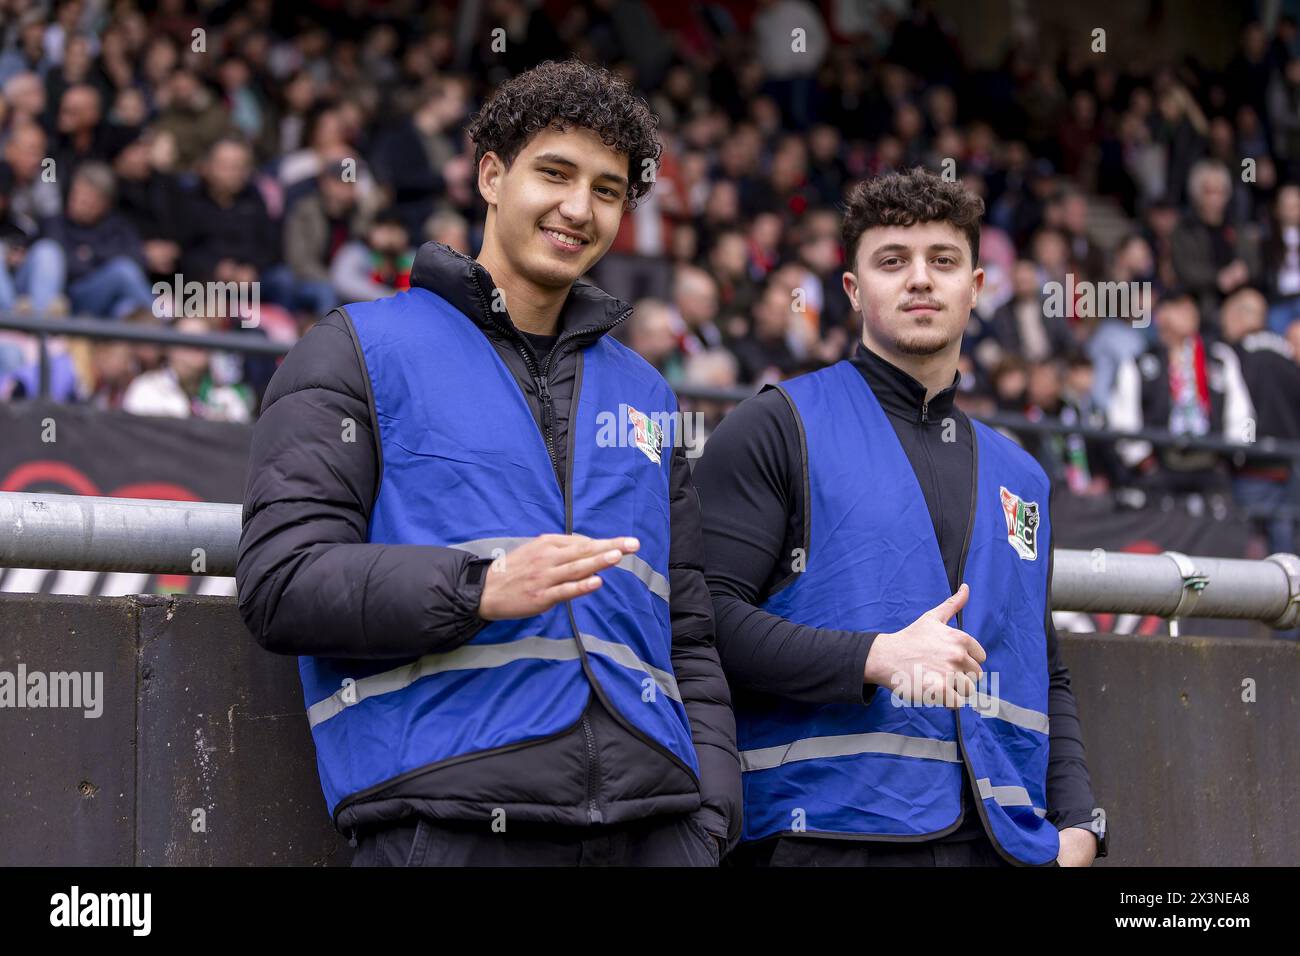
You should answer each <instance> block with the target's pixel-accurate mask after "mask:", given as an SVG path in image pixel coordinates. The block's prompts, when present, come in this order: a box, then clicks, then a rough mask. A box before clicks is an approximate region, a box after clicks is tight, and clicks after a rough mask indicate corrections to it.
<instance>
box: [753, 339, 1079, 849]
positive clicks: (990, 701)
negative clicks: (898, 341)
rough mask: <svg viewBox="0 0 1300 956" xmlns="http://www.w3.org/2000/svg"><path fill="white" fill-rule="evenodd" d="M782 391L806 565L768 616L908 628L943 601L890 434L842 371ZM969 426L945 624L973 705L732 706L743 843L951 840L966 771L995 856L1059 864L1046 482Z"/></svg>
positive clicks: (924, 529) (918, 497)
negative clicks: (799, 459) (962, 507)
mask: <svg viewBox="0 0 1300 956" xmlns="http://www.w3.org/2000/svg"><path fill="white" fill-rule="evenodd" d="M780 387H781V389H782V390H783V391H784V392H785V393H786V396H787V397H788V399H789V400H790V402H791V405H792V406H793V408H794V409H795V413H796V417H797V418H798V420H799V422H800V424H801V428H802V432H803V440H804V442H805V446H806V450H807V476H806V477H807V484H806V490H807V500H808V525H809V527H808V539H807V540H808V551H807V554H806V555H804V556H803V570H802V571H801V572H799V573H796V574H795V575H794V576H793V580H792V582H791V583H790V584H788V585H787V586H785V587H784V588H782V589H781V590H779V591H777V592H776V593H775V594H773V595H771V596H770V597H769V599H768V600H767V601H766V602H764V604H763V607H764V609H765V610H767V611H768V612H770V613H772V614H776V615H779V616H781V617H784V618H787V619H789V620H791V621H795V622H797V623H800V624H806V625H809V626H812V627H831V628H839V629H844V630H857V631H881V632H886V631H897V630H900V629H902V628H903V627H906V626H907V625H908V624H910V623H912V622H913V621H914V620H916V618H917V617H919V616H920V615H921V614H922V613H924V612H925V611H928V610H930V609H931V608H933V607H935V606H936V605H938V604H940V603H941V602H943V601H944V600H945V599H946V598H948V597H949V596H950V590H949V585H948V575H947V573H946V571H945V569H944V564H943V559H942V556H941V554H940V551H939V544H938V541H937V539H936V537H935V532H934V526H933V522H932V521H931V518H930V513H929V509H928V508H927V506H926V502H925V496H924V495H923V493H922V491H921V487H920V485H919V484H918V483H917V480H916V475H915V474H914V472H913V470H912V466H911V464H910V463H909V461H908V458H907V455H906V453H905V452H904V451H903V448H902V446H901V445H900V444H899V441H898V438H897V436H896V434H895V433H894V429H893V426H892V425H891V424H890V423H889V421H888V419H887V418H886V416H885V413H884V411H883V410H882V409H881V407H880V404H879V402H878V401H877V399H876V397H875V395H874V393H873V392H872V391H871V388H870V386H869V385H868V384H867V382H866V381H865V380H864V379H863V377H862V374H861V372H860V371H859V370H858V369H857V368H856V367H855V366H853V365H852V364H851V363H849V362H840V363H838V364H836V365H834V366H832V367H830V368H828V369H823V370H821V371H818V372H813V373H811V374H808V375H803V376H800V377H798V378H795V379H792V380H790V381H788V382H785V383H783V385H782V386H780ZM973 424H974V428H975V439H976V440H975V442H974V446H975V458H976V486H975V489H976V490H975V502H974V514H973V516H972V517H973V526H972V527H971V529H970V531H969V534H970V540H969V543H968V544H967V546H966V550H965V558H964V564H963V573H962V578H961V579H962V580H964V581H966V582H967V583H968V584H969V585H970V597H969V600H968V602H967V604H966V607H965V609H964V611H963V612H962V613H961V615H960V616H959V619H958V622H957V623H956V624H955V625H954V626H958V627H960V628H961V629H962V630H964V631H966V632H967V633H969V634H970V635H971V636H972V637H974V638H975V639H976V640H977V641H979V643H980V644H981V646H983V648H984V650H985V652H986V654H987V655H988V656H987V659H986V660H985V661H984V663H983V665H982V666H983V669H984V675H985V676H984V679H983V680H982V681H981V682H980V686H979V694H978V695H976V697H975V699H974V700H973V701H972V702H971V703H969V704H967V705H964V706H962V707H961V708H959V709H951V708H946V707H943V706H942V703H941V701H935V700H931V701H930V703H929V705H928V706H926V705H924V704H922V705H913V704H908V705H906V706H899V704H901V703H902V702H903V699H902V697H901V695H899V694H897V693H895V689H894V687H879V688H877V689H876V691H875V693H874V695H873V696H872V697H871V698H870V700H869V703H865V704H848V703H837V704H824V705H818V704H807V703H800V702H795V701H789V700H782V699H780V698H775V697H773V698H760V700H765V701H766V702H765V703H755V704H754V705H752V706H745V707H741V708H740V709H738V711H737V715H736V717H737V734H738V739H739V745H740V750H741V769H742V771H743V781H744V792H745V820H744V834H743V839H744V840H750V841H752V840H760V839H763V838H766V837H770V836H773V835H776V834H805V835H817V834H827V835H837V836H843V837H849V838H859V839H870V838H876V839H886V840H888V839H895V840H896V839H900V838H901V839H909V838H923V837H925V836H933V835H939V834H942V833H945V832H950V831H951V830H952V829H954V828H955V827H956V825H957V823H958V820H959V817H960V813H961V787H962V785H963V777H962V767H963V764H964V765H965V767H966V769H967V770H968V771H969V773H970V779H971V780H972V781H974V784H975V787H976V789H977V791H978V799H977V800H973V801H972V802H973V803H975V804H976V806H977V807H978V809H979V813H980V816H981V818H982V819H983V821H984V823H985V829H986V831H987V832H988V833H989V834H990V837H991V839H992V841H993V843H994V845H995V846H996V847H998V848H999V849H1000V850H1001V851H1002V852H1003V853H1004V854H1005V855H1006V856H1008V857H1010V858H1012V859H1013V860H1015V861H1019V862H1021V863H1025V864H1033V865H1045V864H1050V863H1051V862H1052V861H1053V860H1055V858H1056V855H1057V853H1058V852H1059V843H1058V839H1057V834H1056V829H1055V828H1054V827H1053V826H1052V824H1051V823H1049V822H1048V821H1047V820H1046V819H1045V815H1046V812H1047V802H1046V787H1047V760H1048V726H1047V688H1048V674H1047V646H1046V629H1045V622H1046V611H1047V604H1046V602H1047V588H1048V560H1049V555H1050V551H1049V548H1050V547H1051V543H1050V542H1051V529H1050V527H1049V522H1048V513H1047V512H1048V508H1047V504H1048V491H1049V490H1050V486H1049V482H1048V479H1047V476H1046V475H1045V474H1044V473H1043V470H1042V469H1041V468H1040V467H1039V466H1038V464H1037V463H1036V462H1035V461H1034V460H1033V459H1032V458H1031V457H1030V456H1029V455H1028V454H1026V453H1025V452H1024V451H1023V450H1022V449H1020V448H1019V447H1017V446H1016V445H1015V444H1014V443H1012V442H1011V441H1009V440H1007V439H1006V438H1004V437H1003V436H1001V435H999V434H997V433H996V432H994V431H993V430H991V429H989V428H987V427H985V426H983V425H981V424H980V423H978V422H975V423H973ZM909 676H910V675H909Z"/></svg>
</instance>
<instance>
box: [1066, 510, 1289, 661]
mask: <svg viewBox="0 0 1300 956" xmlns="http://www.w3.org/2000/svg"><path fill="white" fill-rule="evenodd" d="M1052 527H1053V529H1054V534H1055V536H1056V547H1057V548H1070V549H1076V550H1079V551H1092V550H1094V549H1096V548H1101V549H1103V550H1106V551H1123V552H1126V553H1128V554H1160V553H1161V552H1163V551H1180V552H1182V553H1183V554H1188V555H1205V556H1206V557H1212V558H1245V557H1255V555H1248V554H1247V548H1248V547H1249V545H1250V523H1249V521H1248V520H1247V519H1246V518H1245V517H1244V516H1242V515H1241V514H1240V513H1239V512H1238V511H1236V510H1235V509H1233V508H1231V507H1228V508H1227V509H1226V510H1221V511H1220V512H1219V513H1217V514H1216V513H1214V512H1213V510H1212V509H1210V508H1209V507H1207V508H1206V509H1205V511H1204V512H1203V513H1201V514H1197V515H1193V514H1192V513H1191V512H1189V511H1188V509H1187V506H1186V504H1185V503H1182V502H1175V501H1174V500H1170V501H1168V502H1165V503H1163V504H1162V503H1156V504H1153V505H1148V506H1147V507H1145V508H1137V509H1134V508H1121V507H1117V506H1116V504H1115V502H1114V500H1113V499H1112V498H1111V497H1110V496H1108V495H1103V496H1099V497H1092V498H1082V497H1076V496H1073V495H1069V494H1066V493H1065V492H1064V491H1060V490H1058V492H1057V494H1056V495H1055V496H1054V497H1053V499H1052ZM1056 625H1057V629H1058V630H1070V631H1105V632H1110V633H1118V634H1166V633H1168V629H1169V623H1168V622H1167V621H1165V620H1164V619H1162V618H1158V617H1154V616H1151V615H1136V614H1069V615H1066V614H1062V613H1058V614H1057V615H1056ZM1180 633H1181V634H1185V635H1189V636H1191V635H1206V636H1215V637H1268V636H1269V635H1271V634H1272V632H1271V631H1270V630H1269V629H1268V628H1267V627H1265V626H1264V625H1263V624H1260V623H1257V622H1254V621H1206V620H1203V619H1202V620H1197V619H1191V620H1187V621H1184V622H1182V623H1181V625H1180Z"/></svg>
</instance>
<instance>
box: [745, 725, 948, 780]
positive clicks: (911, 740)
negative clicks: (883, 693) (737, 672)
mask: <svg viewBox="0 0 1300 956" xmlns="http://www.w3.org/2000/svg"><path fill="white" fill-rule="evenodd" d="M851 754H893V755H895V756H899V757H919V758H921V759H922V760H942V761H944V762H945V763H961V756H960V755H959V754H958V753H957V742H956V741H955V740H934V739H932V738H930V737H906V736H904V735H902V734H889V733H884V732H883V731H877V732H875V733H869V734H839V735H836V736H834V737H805V738H804V739H803V740H795V741H792V742H790V743H788V744H781V745H779V746H776V747H762V748H760V749H758V750H742V751H741V753H740V769H741V770H742V771H744V772H747V773H748V772H749V771H753V770H771V769H772V768H773V767H779V766H781V765H782V764H787V763H793V762H794V761H796V760H816V759H817V758H819V757H847V756H849V755H851Z"/></svg>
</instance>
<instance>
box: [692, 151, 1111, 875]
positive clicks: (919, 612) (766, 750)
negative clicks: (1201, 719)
mask: <svg viewBox="0 0 1300 956" xmlns="http://www.w3.org/2000/svg"><path fill="white" fill-rule="evenodd" d="M982 213H983V203H982V202H981V200H980V199H979V198H978V197H976V196H973V195H972V194H970V193H968V192H967V191H966V190H965V189H964V188H963V187H962V186H960V185H959V184H957V183H949V182H944V181H943V180H941V179H940V178H938V177H937V176H934V175H932V174H930V173H927V172H925V171H924V170H921V169H917V170H913V171H912V172H909V173H905V174H900V175H892V176H886V177H882V178H879V179H875V180H871V181H868V182H865V183H862V184H861V185H859V186H858V187H857V188H856V189H855V191H854V192H853V193H852V194H851V195H850V198H849V203H848V209H847V211H846V213H845V217H844V223H843V234H844V236H843V238H844V250H845V253H846V261H847V262H848V264H849V270H848V271H846V272H845V273H844V274H843V277H842V281H843V285H844V291H845V293H846V294H847V295H848V297H849V301H850V303H851V304H852V306H853V309H854V311H856V312H859V313H861V315H862V342H861V344H860V346H859V347H858V350H857V353H856V354H855V355H854V356H853V358H852V359H851V360H846V361H842V362H839V363H837V364H835V365H833V366H831V367H829V368H826V369H822V370H820V371H816V372H812V373H810V374H807V375H803V376H800V377H798V378H794V379H791V380H789V381H787V382H784V383H782V384H781V385H780V386H779V387H777V388H772V389H769V390H767V391H765V392H763V393H762V394H760V395H758V396H756V397H754V398H752V399H750V400H749V401H747V402H744V403H742V404H741V405H740V406H739V407H738V408H737V409H736V410H735V411H734V412H732V413H731V414H730V415H728V416H727V418H726V419H724V420H723V422H722V424H721V425H720V426H719V427H718V429H717V430H716V431H715V432H714V433H713V435H712V436H711V437H710V438H709V442H708V444H707V445H706V446H705V451H704V455H703V457H702V459H701V460H700V463H699V465H698V466H697V467H696V470H695V481H696V485H697V487H698V488H699V492H700V498H701V504H702V507H703V510H704V534H705V545H706V550H707V552H708V555H709V564H708V569H707V571H708V580H709V586H710V590H711V591H712V594H713V598H714V612H715V616H716V618H717V632H718V651H719V654H720V655H721V657H722V662H723V666H724V668H725V669H726V672H727V677H728V679H729V680H730V682H731V685H732V687H733V688H735V694H736V724H737V734H738V745H739V747H740V751H741V754H740V757H741V769H742V771H743V774H744V789H745V812H744V832H743V834H742V841H743V842H742V843H741V844H740V846H739V848H738V849H737V851H736V853H735V854H733V858H734V859H735V860H736V861H737V862H748V863H751V864H757V865H771V866H801V865H803V866H826V865H831V866H951V865H957V866H965V865H973V866H990V865H1006V864H1019V865H1028V866H1051V865H1056V864H1058V863H1059V865H1061V866H1086V865H1087V864H1089V863H1090V862H1091V861H1092V859H1093V856H1094V854H1096V853H1097V852H1098V851H1099V850H1100V852H1102V853H1104V852H1105V844H1104V842H1103V843H1101V844H1100V846H1099V838H1100V837H1104V833H1105V830H1104V816H1102V815H1100V814H1098V813H1097V812H1095V811H1094V807H1095V806H1096V804H1095V802H1094V800H1093V796H1092V790H1091V786H1090V784H1089V780H1088V771H1087V764H1086V762H1085V756H1084V749H1083V742H1082V738H1081V735H1080V731H1079V720H1078V715H1077V713H1076V710H1075V703H1074V697H1073V695H1072V693H1071V691H1070V678H1069V672H1068V671H1067V670H1066V668H1065V666H1064V665H1063V664H1062V663H1061V662H1060V660H1059V657H1058V655H1057V648H1056V643H1057V642H1056V632H1055V631H1054V630H1053V627H1052V620H1051V613H1050V604H1049V593H1048V591H1049V582H1050V579H1051V547H1052V541H1051V526H1050V520H1049V511H1050V509H1049V496H1050V485H1049V482H1048V479H1047V476H1046V475H1045V474H1044V473H1043V470H1042V469H1041V468H1040V467H1039V466H1038V464H1037V463H1036V462H1035V461H1034V460H1033V458H1032V457H1030V456H1029V455H1028V454H1027V453H1026V452H1024V451H1023V450H1022V449H1021V448H1020V447H1019V446H1017V445H1015V444H1014V443H1012V442H1011V441H1010V440H1008V439H1006V438H1004V437H1003V436H1001V435H999V434H998V433H997V432H995V431H993V430H991V429H989V428H987V427H985V426H984V425H982V424H980V423H978V422H972V421H971V420H970V419H968V418H967V417H966V416H965V415H964V414H962V412H961V411H960V410H959V409H958V408H956V406H955V405H954V401H953V400H954V398H955V395H956V391H957V382H958V378H959V376H958V372H957V361H958V358H959V357H960V355H961V338H962V333H963V331H964V330H965V328H966V323H967V321H968V319H969V318H970V312H971V309H972V308H973V307H974V305H975V300H976V297H977V296H978V295H979V291H980V288H981V287H982V286H983V284H984V271H983V270H982V269H980V268H978V266H977V263H978V262H979V220H980V216H981V214H982ZM954 617H955V618H956V623H955V624H954V625H951V626H950V624H949V622H950V621H952V620H953V618H954ZM1058 831H1059V835H1058Z"/></svg>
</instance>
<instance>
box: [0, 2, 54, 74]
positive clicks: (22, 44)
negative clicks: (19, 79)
mask: <svg viewBox="0 0 1300 956" xmlns="http://www.w3.org/2000/svg"><path fill="white" fill-rule="evenodd" d="M52 65H53V64H52V62H51V60H50V57H49V55H48V54H47V53H46V52H45V22H44V18H43V16H42V11H41V10H38V9H36V8H32V9H30V10H28V11H27V12H26V13H25V14H24V15H23V16H22V19H21V22H20V26H19V28H18V42H17V44H16V45H15V46H14V47H12V48H11V49H8V50H5V51H3V54H0V83H4V82H5V81H7V80H8V79H9V78H10V77H11V76H15V75H17V74H18V73H24V72H30V73H35V74H36V75H37V76H44V75H45V73H46V71H47V70H49V69H50V67H51V66H52Z"/></svg>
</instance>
